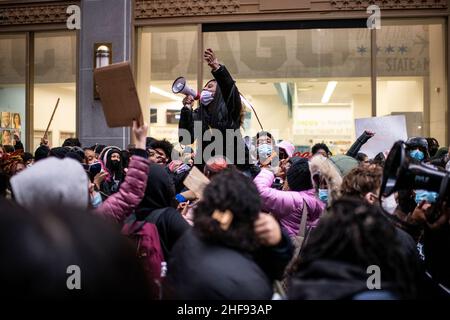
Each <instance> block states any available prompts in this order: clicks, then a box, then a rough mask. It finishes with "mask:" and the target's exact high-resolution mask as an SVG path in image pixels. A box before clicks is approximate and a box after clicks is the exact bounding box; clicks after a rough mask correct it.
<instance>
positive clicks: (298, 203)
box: [254, 169, 325, 237]
mask: <svg viewBox="0 0 450 320" xmlns="http://www.w3.org/2000/svg"><path fill="white" fill-rule="evenodd" d="M274 179H275V176H274V174H273V173H272V172H271V171H269V170H267V169H262V170H261V172H260V173H259V174H258V175H257V176H256V178H255V180H254V183H255V184H256V187H257V188H258V191H259V194H260V196H261V200H262V203H263V210H264V211H266V212H270V213H272V214H273V215H274V217H275V218H277V219H278V221H280V224H281V225H282V226H283V228H284V229H285V230H286V231H287V232H288V234H289V236H291V237H293V236H296V235H297V234H298V231H299V229H300V221H301V217H302V213H303V205H304V203H306V205H307V206H308V225H315V224H316V223H317V220H318V218H319V217H320V215H321V214H322V211H323V210H324V208H325V204H324V203H323V202H322V201H320V200H319V199H318V198H317V197H316V195H315V191H314V189H311V190H306V191H280V190H277V189H273V188H271V186H272V184H273V181H274Z"/></svg>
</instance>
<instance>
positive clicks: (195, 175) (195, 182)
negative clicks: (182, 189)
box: [183, 167, 209, 199]
mask: <svg viewBox="0 0 450 320" xmlns="http://www.w3.org/2000/svg"><path fill="white" fill-rule="evenodd" d="M208 183H209V179H208V178H207V177H206V176H205V175H204V174H203V173H202V172H201V171H200V170H198V168H197V167H193V168H192V169H191V172H189V175H188V176H187V177H186V179H184V181H183V184H184V185H185V186H186V188H188V189H189V190H191V191H192V192H194V193H195V195H196V196H197V198H199V199H201V198H202V195H203V190H204V189H205V187H206V186H207V185H208Z"/></svg>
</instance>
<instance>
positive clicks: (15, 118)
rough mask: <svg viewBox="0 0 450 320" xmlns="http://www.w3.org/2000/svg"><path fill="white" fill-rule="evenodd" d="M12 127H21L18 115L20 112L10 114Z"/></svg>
mask: <svg viewBox="0 0 450 320" xmlns="http://www.w3.org/2000/svg"><path fill="white" fill-rule="evenodd" d="M12 127H13V128H14V129H18V130H19V129H22V119H21V117H20V113H13V114H12Z"/></svg>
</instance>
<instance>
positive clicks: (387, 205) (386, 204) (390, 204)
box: [381, 194, 397, 214]
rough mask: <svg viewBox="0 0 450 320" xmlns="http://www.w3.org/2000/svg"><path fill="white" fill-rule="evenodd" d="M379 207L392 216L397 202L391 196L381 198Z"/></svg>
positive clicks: (393, 196)
mask: <svg viewBox="0 0 450 320" xmlns="http://www.w3.org/2000/svg"><path fill="white" fill-rule="evenodd" d="M381 206H382V207H383V209H384V210H385V211H386V212H389V213H390V214H394V211H395V209H396V208H397V202H396V201H395V195H394V194H391V195H390V196H389V197H387V198H384V197H383V198H382V200H381Z"/></svg>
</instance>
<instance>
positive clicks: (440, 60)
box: [377, 19, 448, 146]
mask: <svg viewBox="0 0 450 320" xmlns="http://www.w3.org/2000/svg"><path fill="white" fill-rule="evenodd" d="M445 65H446V64H445V22H444V20H443V19H432V20H423V19H422V20H405V21H403V22H401V21H400V22H399V21H386V20H383V25H382V28H381V29H380V30H377V116H384V115H399V114H403V115H405V118H406V124H407V130H408V136H409V137H413V136H425V137H434V138H436V139H437V140H438V141H439V143H440V144H441V146H446V145H447V143H448V141H447V132H446V119H447V117H446V112H447V92H446V91H447V90H446V72H445Z"/></svg>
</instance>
